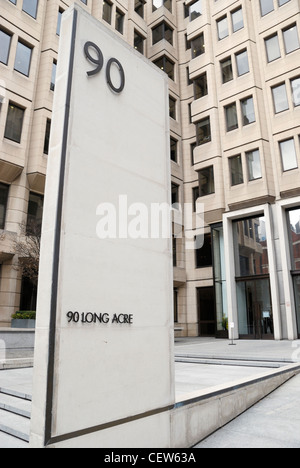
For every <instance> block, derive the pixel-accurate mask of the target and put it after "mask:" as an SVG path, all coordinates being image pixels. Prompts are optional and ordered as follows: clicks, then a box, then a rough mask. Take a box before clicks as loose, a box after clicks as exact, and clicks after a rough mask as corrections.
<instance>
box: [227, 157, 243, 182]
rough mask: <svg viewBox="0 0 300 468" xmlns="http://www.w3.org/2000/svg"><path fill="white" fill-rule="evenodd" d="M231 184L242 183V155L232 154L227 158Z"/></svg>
mask: <svg viewBox="0 0 300 468" xmlns="http://www.w3.org/2000/svg"><path fill="white" fill-rule="evenodd" d="M229 166H230V174H231V185H232V186H235V185H240V184H243V183H244V176H243V164H242V156H241V155H238V156H234V157H233V158H230V159H229Z"/></svg>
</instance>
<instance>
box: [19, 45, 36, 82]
mask: <svg viewBox="0 0 300 468" xmlns="http://www.w3.org/2000/svg"><path fill="white" fill-rule="evenodd" d="M31 54H32V49H31V48H30V47H27V46H26V45H24V44H22V42H18V46H17V52H16V60H15V70H16V71H18V72H20V73H22V75H26V76H29V70H30V63H31Z"/></svg>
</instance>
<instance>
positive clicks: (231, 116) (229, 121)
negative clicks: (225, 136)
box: [225, 102, 239, 132]
mask: <svg viewBox="0 0 300 468" xmlns="http://www.w3.org/2000/svg"><path fill="white" fill-rule="evenodd" d="M225 115H226V127H227V132H231V131H232V130H235V129H237V128H238V126H239V124H238V116H237V109H236V103H235V102H234V103H233V104H230V105H229V106H226V107H225Z"/></svg>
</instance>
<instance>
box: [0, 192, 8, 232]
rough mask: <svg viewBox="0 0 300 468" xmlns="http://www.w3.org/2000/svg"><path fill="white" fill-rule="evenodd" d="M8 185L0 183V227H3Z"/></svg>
mask: <svg viewBox="0 0 300 468" xmlns="http://www.w3.org/2000/svg"><path fill="white" fill-rule="evenodd" d="M8 190H9V186H8V185H4V184H1V183H0V229H4V227H5V214H6V207H7V200H8Z"/></svg>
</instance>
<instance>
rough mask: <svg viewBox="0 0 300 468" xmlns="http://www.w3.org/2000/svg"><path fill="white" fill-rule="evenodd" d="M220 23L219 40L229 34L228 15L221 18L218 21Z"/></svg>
mask: <svg viewBox="0 0 300 468" xmlns="http://www.w3.org/2000/svg"><path fill="white" fill-rule="evenodd" d="M217 25H218V36H219V40H220V41H221V40H222V39H225V37H228V36H229V29H228V19H227V16H225V18H223V19H221V20H219V21H218V22H217Z"/></svg>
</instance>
